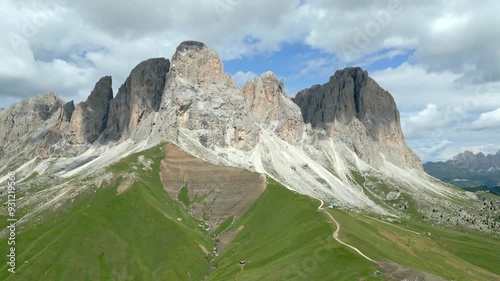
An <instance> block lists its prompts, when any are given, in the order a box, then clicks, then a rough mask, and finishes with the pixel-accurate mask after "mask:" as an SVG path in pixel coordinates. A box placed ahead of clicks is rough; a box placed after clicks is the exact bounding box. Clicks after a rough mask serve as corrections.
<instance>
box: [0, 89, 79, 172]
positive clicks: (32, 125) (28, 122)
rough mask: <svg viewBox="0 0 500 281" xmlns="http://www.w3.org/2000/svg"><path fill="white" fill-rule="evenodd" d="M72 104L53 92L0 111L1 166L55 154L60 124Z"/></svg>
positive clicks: (1, 167)
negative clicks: (53, 152) (65, 104)
mask: <svg viewBox="0 0 500 281" xmlns="http://www.w3.org/2000/svg"><path fill="white" fill-rule="evenodd" d="M64 108H66V110H69V109H70V106H66V107H65V106H64V102H63V101H62V100H61V99H59V98H58V97H57V96H55V95H54V94H53V93H47V94H42V95H39V96H36V97H33V98H30V99H26V100H23V101H21V102H18V103H16V104H14V105H12V106H11V107H9V108H8V109H4V110H2V111H0V159H1V160H0V169H1V170H3V169H5V168H6V165H8V166H15V165H16V163H17V164H18V163H24V162H25V161H28V160H31V159H33V158H34V157H36V156H40V157H42V158H45V157H49V156H50V155H51V154H52V151H51V146H52V145H54V144H56V143H57V142H58V141H60V140H61V139H62V136H61V133H60V130H59V126H60V124H61V122H62V120H64V118H65V116H66V117H67V111H66V112H65V111H64V110H63V109H64Z"/></svg>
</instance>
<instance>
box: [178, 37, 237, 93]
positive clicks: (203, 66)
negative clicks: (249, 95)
mask: <svg viewBox="0 0 500 281" xmlns="http://www.w3.org/2000/svg"><path fill="white" fill-rule="evenodd" d="M172 67H173V68H175V71H176V72H177V75H178V76H179V78H181V79H185V80H187V81H188V82H189V83H191V84H193V85H197V86H207V85H210V84H221V83H222V84H224V85H227V86H229V87H231V88H237V87H236V85H235V84H234V82H233V80H232V79H231V76H230V75H229V74H227V73H224V66H223V64H222V62H221V60H220V58H219V55H218V54H217V53H216V52H215V51H214V50H212V49H209V48H208V47H207V46H206V45H205V44H203V43H201V42H197V41H184V42H182V43H181V44H180V45H179V46H178V47H177V49H176V52H175V54H174V56H173V57H172Z"/></svg>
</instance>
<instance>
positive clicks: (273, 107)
mask: <svg viewBox="0 0 500 281" xmlns="http://www.w3.org/2000/svg"><path fill="white" fill-rule="evenodd" d="M242 93H243V97H244V98H245V103H246V106H247V110H248V112H249V114H250V115H251V116H253V117H254V118H256V119H258V120H259V122H263V123H265V124H268V125H271V126H272V127H273V128H274V131H275V132H276V133H277V135H278V136H279V137H280V138H282V139H284V140H286V141H289V142H292V143H295V142H298V141H299V140H301V138H302V134H303V133H304V130H305V126H304V124H303V122H302V117H301V113H300V109H299V108H298V107H297V106H295V104H293V102H292V101H291V100H290V98H288V97H287V96H286V94H285V91H284V84H283V80H281V81H278V79H277V78H276V76H275V75H274V73H272V72H270V71H268V72H266V73H263V74H262V76H261V77H259V78H255V79H254V80H253V81H248V82H247V83H246V84H245V86H244V87H243V89H242Z"/></svg>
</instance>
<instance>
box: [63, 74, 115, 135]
mask: <svg viewBox="0 0 500 281" xmlns="http://www.w3.org/2000/svg"><path fill="white" fill-rule="evenodd" d="M111 84H112V80H111V77H110V76H106V77H103V78H101V79H100V80H99V82H97V83H96V85H95V87H94V90H93V91H92V93H90V96H89V97H88V99H87V100H86V101H85V102H81V103H80V104H78V105H77V107H76V108H75V109H74V112H73V114H72V115H71V118H70V135H68V141H69V142H70V143H76V144H85V143H93V142H94V141H95V140H96V139H97V138H98V137H99V135H101V133H102V132H103V131H104V129H105V128H106V125H107V122H108V115H109V102H110V100H111V99H112V98H113V89H112V87H111Z"/></svg>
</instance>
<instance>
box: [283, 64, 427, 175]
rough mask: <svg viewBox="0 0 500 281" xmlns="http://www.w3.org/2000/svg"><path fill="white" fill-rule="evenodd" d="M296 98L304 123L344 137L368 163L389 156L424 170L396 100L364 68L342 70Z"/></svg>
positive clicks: (397, 162)
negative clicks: (404, 128)
mask: <svg viewBox="0 0 500 281" xmlns="http://www.w3.org/2000/svg"><path fill="white" fill-rule="evenodd" d="M293 101H294V102H295V103H296V104H297V105H298V106H299V107H300V109H301V111H302V117H303V119H304V122H306V123H310V124H311V125H312V127H313V128H318V129H324V130H326V131H327V134H328V136H331V137H337V138H340V139H341V140H342V141H343V142H345V143H347V144H348V145H349V146H350V147H351V149H352V150H353V151H355V152H356V154H358V156H359V157H360V158H361V159H363V160H365V161H366V162H368V163H370V164H372V165H375V166H378V165H381V164H382V158H384V157H385V158H386V159H387V160H389V161H390V162H393V163H394V164H397V165H400V166H405V167H412V168H416V169H418V170H421V169H422V164H421V162H420V159H419V158H418V156H417V155H416V154H415V153H414V152H413V151H411V149H410V148H409V147H408V145H407V144H406V141H405V139H404V136H403V132H402V130H401V124H400V120H399V111H398V109H397V107H396V103H395V102H394V99H393V98H392V96H391V95H390V94H389V92H387V91H385V90H384V89H382V88H381V87H380V86H379V85H378V84H377V83H376V82H375V81H374V80H373V79H371V78H370V77H369V76H368V72H366V71H363V70H362V69H361V68H359V67H353V68H346V69H344V70H339V71H337V72H336V73H335V75H333V76H332V77H331V78H330V81H328V83H326V84H324V85H315V86H313V87H311V88H309V89H306V90H303V91H301V92H299V93H298V94H297V96H296V97H295V98H294V99H293ZM380 153H382V155H383V157H382V158H381V157H380Z"/></svg>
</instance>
